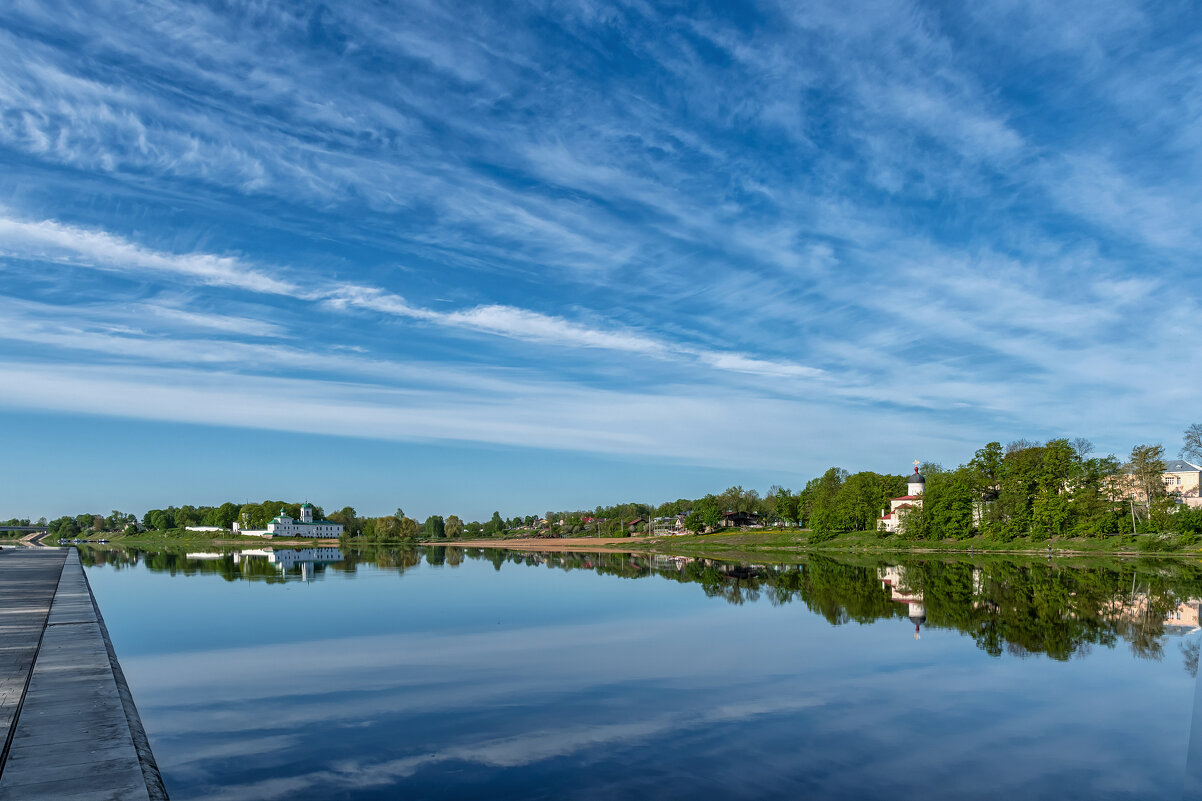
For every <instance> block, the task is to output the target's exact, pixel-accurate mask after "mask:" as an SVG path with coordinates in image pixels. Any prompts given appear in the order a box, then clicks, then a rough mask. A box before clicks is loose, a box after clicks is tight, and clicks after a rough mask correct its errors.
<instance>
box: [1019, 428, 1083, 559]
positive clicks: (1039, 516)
mask: <svg viewBox="0 0 1202 801" xmlns="http://www.w3.org/2000/svg"><path fill="white" fill-rule="evenodd" d="M1079 472H1080V471H1079V470H1078V462H1077V451H1076V450H1075V449H1074V448H1073V446H1072V445H1070V444H1069V441H1068V440H1066V439H1054V440H1050V441H1049V442H1048V443H1047V444H1046V445H1044V446H1043V459H1042V463H1041V465H1040V470H1039V480H1038V486H1037V488H1036V492H1035V498H1034V501H1033V503H1032V507H1031V524H1032V536H1034V537H1037V538H1039V539H1045V538H1047V537H1048V536H1057V535H1060V534H1063V533H1064V532H1065V527H1066V525H1067V524H1068V522H1069V515H1070V512H1071V510H1072V504H1071V498H1070V495H1069V487H1070V486H1071V485H1072V484H1073V483H1074V482H1075V480H1076V479H1077V477H1078V474H1079Z"/></svg>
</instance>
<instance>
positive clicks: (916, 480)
mask: <svg viewBox="0 0 1202 801" xmlns="http://www.w3.org/2000/svg"><path fill="white" fill-rule="evenodd" d="M926 483H927V480H926V479H925V478H923V477H922V473H919V472H918V462H917V461H915V462H914V475H912V476H910V480H909V481H908V482H907V483H906V494H905V495H902V496H901V497H899V498H890V499H889V511H887V512H886V511H885V510H883V509H882V510H881V517H880V519H879V520H878V521H877V528H879V529H880V530H881V531H888V532H889V533H891V534H892V533H896V532H897V530H898V529H899V528H901V522H902V520H903V519H905V516H906V515H907V514H909V512H910V510H911V509H913V508H914V507H917V506H922V491H923V489H924V488H925V487H926Z"/></svg>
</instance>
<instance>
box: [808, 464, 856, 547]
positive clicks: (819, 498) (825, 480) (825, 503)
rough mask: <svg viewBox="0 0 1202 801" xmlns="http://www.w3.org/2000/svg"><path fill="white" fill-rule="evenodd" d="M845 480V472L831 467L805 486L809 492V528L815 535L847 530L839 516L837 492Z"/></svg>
mask: <svg viewBox="0 0 1202 801" xmlns="http://www.w3.org/2000/svg"><path fill="white" fill-rule="evenodd" d="M846 480H847V471H846V470H843V469H841V468H838V467H832V468H830V469H829V470H827V471H826V472H825V473H823V474H822V477H821V478H817V479H813V480H812V481H811V482H810V483H809V484H807V485H806V489H807V490H809V500H810V513H809V523H810V528H811V529H813V530H814V532H815V533H817V534H829V533H835V532H839V531H846V530H848V529H847V527H846V525H847V524H846V523H845V522H844V521H843V520H842V519H841V518H840V516H839V490H840V489H842V487H843V482H844V481H846Z"/></svg>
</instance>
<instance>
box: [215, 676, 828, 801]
mask: <svg viewBox="0 0 1202 801" xmlns="http://www.w3.org/2000/svg"><path fill="white" fill-rule="evenodd" d="M814 705H815V702H814V701H812V700H810V699H793V700H786V701H782V702H780V703H773V704H759V705H748V706H746V707H741V708H740V707H735V706H723V707H720V708H718V709H716V710H711V711H700V712H696V713H692V714H665V715H660V716H658V717H654V718H651V719H648V720H643V721H637V722H631V723H612V724H605V725H589V726H575V727H570V728H563V729H544V730H541V731H537V732H532V733H528V734H520V735H516V736H513V737H501V738H495V739H488V740H483V741H481V742H478V743H473V744H470V745H460V746H452V747H449V748H444V749H442V750H440V751H436V752H434V753H430V754H422V755H417V756H409V757H403V758H400V759H391V760H386V761H382V762H374V763H373V762H363V761H358V760H347V761H343V762H339V763H336V764H335V765H332V766H330V767H329V768H328V769H324V770H318V771H313V772H311V773H307V774H304V775H301V776H295V777H291V779H290V780H288V781H284V782H281V781H279V780H277V779H267V780H263V781H259V782H251V783H247V784H242V785H235V786H226V787H223V788H220V789H218V790H216V791H215V792H213V793H211V794H209V795H206V796H203V798H205V799H210V800H211V801H239V800H240V799H263V800H264V801H271V799H275V798H282V797H285V796H286V795H289V794H292V793H298V792H302V791H315V790H317V789H319V788H321V787H322V786H331V787H332V788H333V787H336V788H337V789H339V790H347V789H363V788H367V787H380V786H387V785H390V784H393V783H394V782H396V781H398V780H400V779H405V778H407V777H409V776H412V775H413V774H414V773H416V772H417V771H418V770H420V769H422V768H424V767H428V766H431V765H436V764H439V763H442V762H452V761H458V762H471V763H475V764H478V765H484V766H488V767H496V768H518V767H523V766H526V765H531V764H533V763H535V762H542V761H544V760H548V759H554V758H556V757H566V756H571V755H573V754H575V753H578V752H580V751H584V750H587V749H590V748H596V747H598V746H608V745H615V744H622V745H627V744H630V743H632V742H636V741H639V740H645V739H647V738H649V737H653V736H657V735H664V734H669V733H671V732H674V731H679V730H681V729H686V728H692V727H697V726H704V725H706V724H710V723H718V722H731V721H736V720H747V719H750V718H753V717H755V716H757V715H763V714H771V713H780V712H787V711H793V710H800V709H804V708H808V707H811V706H814Z"/></svg>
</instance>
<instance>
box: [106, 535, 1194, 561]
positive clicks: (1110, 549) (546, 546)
mask: <svg viewBox="0 0 1202 801" xmlns="http://www.w3.org/2000/svg"><path fill="white" fill-rule="evenodd" d="M108 544H109V545H121V546H132V547H137V548H142V549H146V550H155V549H178V548H192V549H197V550H202V549H206V548H212V549H232V548H253V549H261V548H314V547H335V546H340V545H341V546H349V547H376V546H390V545H391V546H396V545H433V546H453V547H458V548H505V549H509V550H517V551H547V552H582V551H635V552H640V553H657V554H664V555H672V556H693V557H707V558H713V559H726V560H743V561H776V562H784V561H790V560H792V559H794V558H795V557H796V556H797V555H798V554H802V553H844V554H846V553H924V554H934V553H946V554H957V553H966V554H968V553H972V554H1010V555H1023V556H1048V555H1058V556H1068V555H1097V556H1157V555H1164V556H1175V557H1199V556H1202V546H1200V545H1198V544H1194V543H1188V544H1187V543H1182V542H1181V541H1179V540H1175V539H1165V540H1162V539H1158V538H1156V537H1155V535H1141V536H1139V537H1132V536H1115V537H1106V538H1086V537H1079V538H1067V537H1060V538H1052V539H1049V540H1042V541H1032V540H1029V539H1016V540H1011V541H1009V542H1001V541H997V540H992V539H986V538H984V537H973V538H970V539H964V540H950V539H949V540H920V541H907V540H900V539H898V538H897V537H895V536H894V537H888V538H881V536H880V535H879V534H878V533H877V532H873V531H860V532H851V533H844V534H838V535H820V534H815V533H814V532H812V531H808V530H805V529H768V530H751V531H734V532H729V533H726V532H718V533H713V534H700V535H685V536H662V537H654V536H645V535H644V536H632V537H563V538H554V539H552V538H542V537H510V538H506V537H496V538H475V539H463V540H460V539H440V540H424V539H423V540H405V541H401V542H393V543H385V542H363V541H360V540H355V539H352V540H349V541H347V540H333V539H323V540H311V539H263V538H260V537H241V536H237V537H236V536H230V535H225V536H222V537H219V538H213V537H206V536H203V535H199V533H198V532H185V533H181V532H140V533H138V534H131V535H116V536H112V537H110V538H109V543H108Z"/></svg>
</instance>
